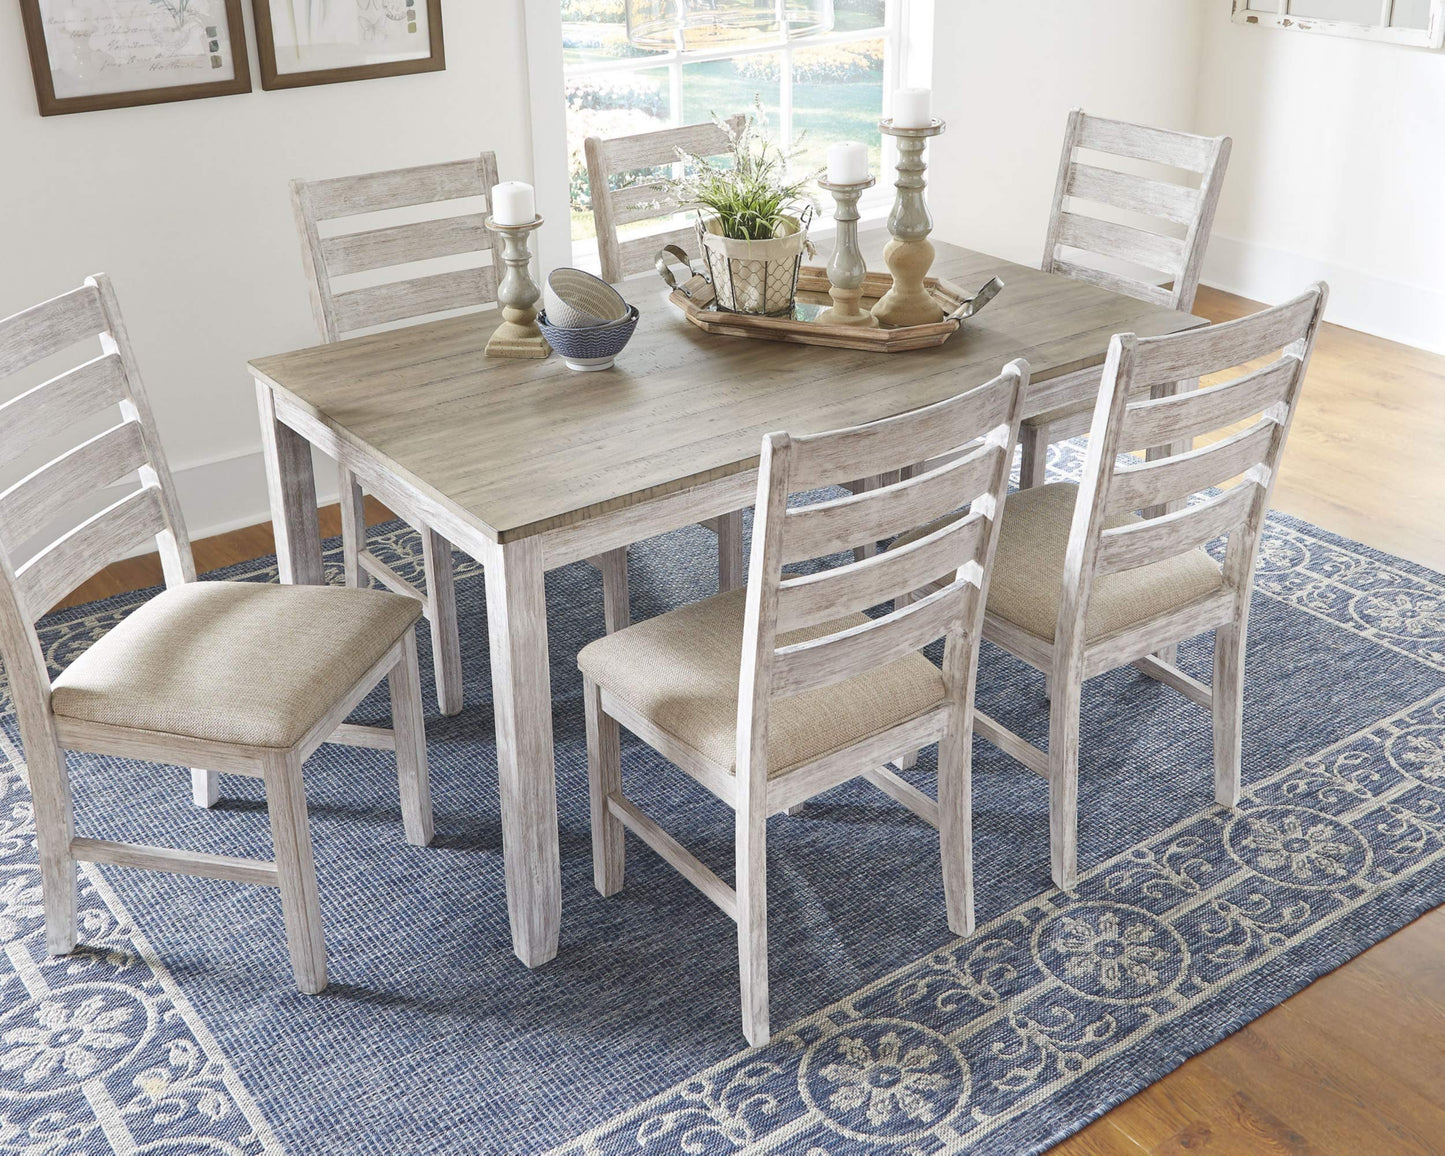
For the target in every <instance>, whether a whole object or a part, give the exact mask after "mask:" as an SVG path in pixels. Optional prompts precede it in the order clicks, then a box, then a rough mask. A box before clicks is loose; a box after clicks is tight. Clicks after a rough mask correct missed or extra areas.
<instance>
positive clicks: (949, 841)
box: [938, 708, 974, 935]
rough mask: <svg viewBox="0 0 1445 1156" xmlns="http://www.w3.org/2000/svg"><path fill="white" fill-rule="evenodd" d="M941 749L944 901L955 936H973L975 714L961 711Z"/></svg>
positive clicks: (940, 840) (940, 834) (940, 839)
mask: <svg viewBox="0 0 1445 1156" xmlns="http://www.w3.org/2000/svg"><path fill="white" fill-rule="evenodd" d="M954 713H955V715H957V716H958V717H956V718H955V719H954V720H953V721H952V722H951V723H950V724H949V728H948V731H947V733H946V734H945V735H944V736H943V741H942V742H941V743H939V745H938V845H939V852H940V855H941V857H942V860H943V901H944V905H945V907H946V908H947V910H948V926H949V929H950V930H951V931H952V932H953V933H954V934H955V935H972V934H973V927H974V922H973V714H972V710H971V709H969V710H967V711H966V710H964V709H962V708H959V709H957V710H955V712H954Z"/></svg>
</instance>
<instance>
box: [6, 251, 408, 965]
mask: <svg viewBox="0 0 1445 1156" xmlns="http://www.w3.org/2000/svg"><path fill="white" fill-rule="evenodd" d="M87 329H88V330H89V332H86V330H87ZM86 337H89V338H90V339H92V340H96V339H98V341H99V344H100V347H101V356H100V357H99V358H98V359H94V360H91V361H87V362H85V363H83V364H82V365H81V366H80V367H79V369H77V370H73V371H70V372H68V373H63V374H61V375H59V376H57V377H55V378H52V379H51V381H50V382H49V383H47V384H46V385H42V386H40V387H38V389H37V390H31V391H30V392H28V393H25V394H22V395H21V396H20V397H19V398H17V399H16V401H15V402H12V403H11V404H12V405H15V406H16V408H15V409H14V410H10V412H11V413H13V414H16V415H19V420H17V422H16V423H15V425H14V427H11V426H8V425H7V427H6V437H7V448H8V449H10V450H11V451H12V452H13V453H15V454H17V455H18V454H19V453H22V452H24V450H25V449H26V448H27V446H26V445H23V444H22V445H16V444H14V441H15V439H20V438H22V437H23V439H24V441H25V442H27V443H29V446H34V445H35V444H37V443H40V442H43V441H44V440H47V439H56V438H58V437H60V436H61V435H62V434H64V433H65V432H66V430H67V429H69V428H71V424H72V422H73V418H74V416H75V410H72V409H70V408H68V405H71V404H73V405H74V406H75V407H77V408H78V410H79V412H82V413H83V412H87V411H92V410H95V409H99V408H104V406H105V405H112V406H114V407H115V408H116V409H117V410H118V412H119V416H120V419H121V420H120V424H119V425H116V426H113V427H111V428H110V429H109V430H107V431H106V432H104V433H102V434H100V435H98V436H96V437H95V438H92V439H90V440H89V441H86V442H83V443H81V444H80V445H79V446H78V447H76V448H74V449H71V450H69V451H67V452H65V453H62V454H61V455H60V456H59V457H58V458H56V459H55V460H53V461H52V462H50V463H49V464H48V465H46V466H44V467H42V468H41V469H40V470H37V471H35V472H34V473H32V474H31V475H29V476H28V477H26V478H24V479H22V480H21V481H20V482H18V483H16V484H15V485H14V486H12V487H11V488H10V489H9V490H7V491H6V493H5V494H4V495H0V657H3V659H4V663H5V669H6V673H7V675H8V677H9V682H10V688H11V694H12V696H13V698H14V700H15V705H16V714H17V719H18V722H19V726H20V738H21V743H22V746H23V747H24V751H25V758H26V763H27V765H28V767H29V773H30V786H31V794H32V797H33V799H34V809H35V828H36V845H37V847H38V849H39V855H40V866H41V886H42V893H43V898H44V905H45V920H46V944H47V948H48V950H49V951H50V953H51V954H54V955H64V954H68V953H69V952H70V951H72V950H73V949H74V947H75V942H76V934H77V928H76V922H75V886H76V875H75V864H76V862H79V861H85V862H95V863H110V864H115V865H117V866H123V867H137V868H142V869H147V870H159V871H168V872H180V873H182V874H189V875H199V876H204V877H207V878H213V879H229V880H235V881H239V882H243V883H259V884H264V885H269V886H276V887H279V888H280V890H281V897H282V908H283V912H284V914H285V922H286V929H287V942H288V945H289V947H290V950H291V958H292V964H293V971H294V973H295V978H296V983H297V986H298V987H299V988H300V989H301V990H302V991H305V992H316V991H320V990H321V989H322V988H324V987H325V986H326V962H325V944H324V942H323V940H322V935H321V923H320V910H319V904H318V899H317V894H316V876H315V868H314V865H313V863H312V859H311V844H310V837H309V835H308V833H307V829H306V800H305V795H304V793H303V791H302V787H301V764H302V761H303V760H304V759H305V757H306V756H307V755H308V754H309V753H310V752H311V751H312V750H313V749H314V748H315V747H316V746H317V745H318V744H319V743H321V742H322V741H326V740H328V739H330V738H332V737H336V738H337V739H338V740H339V741H344V742H351V743H357V744H359V745H364V746H372V747H385V746H394V747H395V748H396V750H397V764H398V770H399V778H400V783H401V794H402V811H403V814H404V816H405V821H406V830H407V835H408V837H409V838H411V839H412V841H413V842H426V841H428V840H429V839H430V838H431V822H432V819H431V802H430V799H429V797H428V795H427V786H426V782H427V780H426V737H425V733H424V731H423V730H422V719H421V707H420V694H421V689H420V681H419V679H418V677H417V671H416V642H415V638H414V636H413V633H412V631H411V630H410V628H408V629H407V630H406V632H405V634H404V635H403V636H402V637H401V638H399V639H398V640H397V641H396V642H395V644H394V645H392V646H391V648H390V649H389V651H388V652H387V653H386V654H385V655H384V656H383V658H382V659H381V661H380V662H378V663H377V664H376V665H375V666H373V668H372V669H371V670H370V671H368V672H367V673H366V674H365V675H363V677H362V678H361V679H360V680H359V681H358V682H357V683H356V684H355V685H353V686H352V687H351V688H349V689H348V690H347V692H346V693H345V694H344V695H343V696H342V697H341V698H340V699H339V700H338V701H337V703H336V704H335V705H334V706H333V708H332V709H331V710H330V711H329V712H328V713H327V714H326V716H325V717H324V718H323V719H322V720H321V721H320V723H318V724H317V726H316V727H315V728H313V731H312V733H310V734H307V735H305V736H303V737H302V738H301V739H300V740H299V741H298V742H297V744H296V746H294V747H293V748H291V749H290V750H275V749H271V748H261V747H247V746H242V745H237V744H227V743H216V742H208V741H204V740H197V739H191V738H187V737H185V736H180V735H173V734H165V733H161V732H152V731H145V730H138V729H134V728H129V727H116V726H110V725H106V724H100V723H91V722H84V721H81V720H77V719H71V718H64V717H58V716H57V715H55V713H54V711H53V710H52V707H51V685H50V674H49V669H48V667H47V665H46V661H45V657H44V655H42V653H41V651H40V643H39V639H38V636H37V634H36V631H35V626H34V623H35V620H36V618H38V617H40V616H41V615H42V614H44V613H45V612H46V611H47V610H48V609H50V607H51V606H52V605H53V604H54V603H55V602H56V601H57V600H58V599H59V598H60V597H62V596H63V595H64V594H66V593H68V592H69V591H71V590H72V589H74V588H75V587H76V586H78V585H79V584H80V583H81V582H82V581H84V580H85V579H86V578H88V577H90V576H91V575H92V574H93V573H94V572H95V571H96V570H97V569H99V568H100V567H102V566H104V565H106V564H107V563H109V562H111V561H114V560H115V559H117V558H119V557H122V556H124V555H126V554H128V553H132V552H134V551H135V549H136V548H137V547H138V546H142V545H144V544H145V542H146V540H147V539H148V538H153V539H154V540H155V544H156V547H157V549H158V550H159V552H160V555H161V562H162V568H163V570H164V573H165V578H166V584H167V585H168V586H176V585H179V584H183V583H186V582H193V581H195V577H196V574H195V565H194V562H193V561H192V559H191V547H190V540H189V538H188V537H187V534H186V528H185V524H184V522H183V521H182V520H181V517H180V506H179V503H178V502H177V501H176V498H175V492H174V486H173V484H172V481H171V475H170V470H169V468H168V467H167V465H166V459H165V454H164V451H163V449H162V447H161V444H160V440H159V438H158V437H157V436H156V431H155V423H154V418H153V417H152V415H151V410H150V405H149V403H148V401H147V399H146V395H145V390H144V387H143V385H142V383H141V378H140V374H139V371H138V369H137V367H136V363H135V356H134V352H133V350H132V348H131V345H130V340H129V337H128V335H127V333H126V331H125V327H124V324H123V322H122V320H121V316H120V310H119V306H118V304H117V303H116V299H115V293H114V290H113V288H112V287H111V285H110V282H109V281H108V279H106V278H105V277H104V276H103V275H98V276H96V277H91V278H88V279H87V281H86V283H85V286H84V287H83V288H82V289H81V290H78V291H76V292H73V293H69V294H66V295H65V296H64V297H61V298H57V299H55V300H54V301H52V302H47V303H44V304H42V305H40V306H37V307H36V308H35V309H31V310H27V311H26V312H25V313H23V314H19V315H17V317H12V318H9V319H6V320H4V321H0V366H12V367H13V366H24V365H27V364H30V363H33V362H34V361H35V360H36V358H35V357H34V356H33V353H34V350H35V349H42V350H49V351H50V352H51V353H56V352H59V351H60V350H62V349H65V348H67V347H68V346H71V345H74V344H76V343H77V342H78V341H79V340H81V339H83V338H86ZM26 342H32V343H33V344H32V345H30V346H28V347H27V346H26V345H25V343H26ZM50 389H53V390H54V391H55V396H54V397H53V398H51V397H47V396H46V395H45V391H46V390H50ZM7 408H8V407H7ZM5 413H6V409H5V408H0V415H4V414H5ZM286 433H287V434H289V435H290V436H291V437H292V438H295V436H296V435H295V434H294V433H292V432H291V431H289V430H287V431H286ZM296 441H297V442H299V445H300V448H301V450H303V451H304V452H305V455H306V458H307V462H308V464H309V455H310V449H309V447H307V446H306V443H305V442H304V441H301V440H300V439H299V438H298V439H296ZM288 444H289V443H288ZM292 449H293V450H294V446H293V447H292ZM277 454H278V450H277V445H276V444H275V443H274V442H273V444H272V446H271V450H270V455H271V458H272V459H273V460H274V459H275V458H276V457H277ZM130 474H133V475H134V476H135V480H136V486H137V488H136V489H134V490H133V491H132V492H131V493H130V494H128V495H127V496H125V497H123V498H121V499H119V500H118V501H116V502H113V503H112V504H111V505H109V506H108V507H106V508H105V509H103V510H101V511H100V512H99V513H97V514H94V515H92V516H91V517H89V518H87V519H85V520H84V521H82V522H81V523H80V524H79V525H78V526H77V527H75V528H74V529H72V530H70V531H69V532H67V533H65V534H63V535H62V536H61V537H59V538H58V539H56V540H55V541H53V542H44V543H41V544H38V545H34V546H33V547H32V546H31V545H30V544H28V540H30V539H33V538H34V537H35V536H36V534H37V532H38V531H40V530H42V529H44V528H45V527H46V526H47V525H48V524H50V523H51V522H52V521H53V520H54V519H56V518H58V517H60V516H61V515H63V514H64V513H65V512H66V511H67V509H68V508H69V507H70V506H72V505H73V504H74V503H75V502H77V501H79V500H80V499H82V498H84V497H86V496H87V495H89V494H90V493H92V492H94V491H95V490H98V489H100V488H101V487H103V486H105V485H107V484H109V483H111V482H114V481H115V480H116V479H117V478H118V477H120V476H122V475H130ZM295 513H299V509H297V510H287V511H286V514H287V516H288V517H290V516H294V514H295ZM311 514H312V517H313V518H314V516H315V507H314V503H313V504H312V506H311ZM283 528H284V526H278V531H279V530H282V529H283ZM292 528H294V523H293V524H292ZM282 541H283V542H285V541H286V539H285V538H284V537H283V538H282ZM317 545H318V546H319V541H318V543H317ZM32 548H33V549H34V553H33V554H31V556H30V557H28V558H23V557H22V558H21V559H20V560H19V562H20V564H19V565H18V566H17V565H16V564H15V555H16V552H17V551H19V550H29V549H32ZM256 675H257V677H258V678H259V677H262V675H263V672H259V671H258V672H256ZM383 677H389V678H390V680H391V689H392V702H393V712H394V714H395V716H396V732H395V734H394V735H393V734H392V733H391V732H382V731H380V730H378V729H377V728H371V727H348V726H346V725H345V724H344V722H343V720H344V718H345V717H346V715H347V713H348V712H349V711H350V710H351V709H352V708H353V707H355V706H356V704H357V703H358V702H359V701H360V700H361V699H362V698H363V697H364V696H365V695H366V694H367V692H369V691H370V690H371V688H372V687H373V686H375V685H376V683H377V682H378V681H379V680H380V679H381V678H383ZM67 749H72V750H83V751H92V752H96V753H100V754H108V755H113V756H118V757H122V758H130V759H139V760H144V761H150V762H158V763H167V764H172V765H181V766H192V767H196V768H206V769H196V770H193V771H192V797H193V799H194V800H195V801H196V802H197V803H198V804H200V805H202V806H209V805H211V804H212V803H214V802H215V800H216V797H217V786H216V779H217V774H218V773H219V772H225V773H233V774H242V775H249V776H252V777H257V778H261V779H263V780H264V782H265V784H266V795H267V802H268V806H269V808H270V812H271V823H272V832H273V835H274V838H275V842H276V859H275V862H267V861H261V860H251V859H241V858H235V857H232V856H224V855H211V854H201V853H198V852H194V851H182V850H176V849H174V848H168V847H148V846H142V845H139V844H134V843H123V842H116V841H114V840H107V839H96V838H91V837H89V836H79V837H78V836H76V834H75V826H74V817H73V812H72V807H71V798H70V782H69V774H68V770H67V767H66V759H65V751H66V750H67Z"/></svg>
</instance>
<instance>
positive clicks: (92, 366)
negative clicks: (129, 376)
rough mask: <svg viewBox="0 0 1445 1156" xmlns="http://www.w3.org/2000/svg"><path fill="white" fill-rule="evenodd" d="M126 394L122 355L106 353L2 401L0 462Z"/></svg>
mask: <svg viewBox="0 0 1445 1156" xmlns="http://www.w3.org/2000/svg"><path fill="white" fill-rule="evenodd" d="M124 396H125V367H124V365H122V363H121V360H120V355H119V354H116V353H105V354H102V355H101V356H99V357H93V358H91V359H90V360H89V361H87V362H85V363H84V364H82V365H77V366H76V367H75V368H74V369H68V370H66V371H65V372H64V373H61V374H57V375H56V376H55V377H52V378H51V379H50V380H49V381H47V382H44V383H43V384H41V385H37V386H36V387H35V388H34V389H28V390H26V391H25V392H24V393H22V394H20V395H19V396H18V397H13V398H11V399H10V400H9V401H7V402H6V403H5V404H4V405H0V430H3V431H4V436H3V437H0V463H3V462H11V461H14V460H15V459H16V458H17V457H19V456H20V455H21V454H22V453H24V452H25V451H26V449H28V448H29V447H30V446H31V445H32V444H33V443H34V442H35V440H36V439H37V438H42V437H45V436H47V435H48V434H50V433H52V432H53V431H55V430H56V429H58V428H61V427H62V426H64V425H67V424H69V423H71V422H74V421H76V420H77V419H79V418H82V417H86V416H87V415H89V414H92V413H95V412H96V411H97V410H102V409H105V408H106V407H108V406H112V405H118V404H119V403H120V400H121V398H123V397H124Z"/></svg>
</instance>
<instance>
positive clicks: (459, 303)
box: [333, 265, 497, 333]
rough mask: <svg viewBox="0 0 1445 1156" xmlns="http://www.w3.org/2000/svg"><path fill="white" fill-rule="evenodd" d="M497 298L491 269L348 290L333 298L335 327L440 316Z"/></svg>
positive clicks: (495, 277) (436, 274)
mask: <svg viewBox="0 0 1445 1156" xmlns="http://www.w3.org/2000/svg"><path fill="white" fill-rule="evenodd" d="M496 298H497V274H496V270H495V269H493V268H492V266H490V265H487V266H483V267H481V268H477V269H458V270H455V271H454V272H451V273H435V274H433V275H431V276H429V277H415V278H413V279H411V280H410V281H394V282H391V283H390V284H387V285H372V286H368V287H367V288H365V289H350V290H348V291H347V292H345V293H338V294H336V296H335V297H334V298H333V300H334V302H335V307H336V326H337V328H338V329H339V330H341V331H342V332H343V333H345V332H348V331H350V330H353V329H364V328H366V327H367V326H370V325H385V324H386V323H387V322H389V321H402V320H405V319H407V318H411V317H423V316H425V315H426V314H428V313H440V312H442V311H443V310H446V309H465V308H467V307H468V306H472V305H484V304H488V303H490V302H492V301H495V300H496Z"/></svg>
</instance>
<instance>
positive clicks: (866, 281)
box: [666, 265, 1003, 353]
mask: <svg viewBox="0 0 1445 1156" xmlns="http://www.w3.org/2000/svg"><path fill="white" fill-rule="evenodd" d="M666 276H667V280H668V281H669V283H671V284H673V285H674V288H673V291H672V293H671V295H670V296H669V297H668V300H669V301H671V302H672V303H673V304H674V305H676V306H677V307H678V308H679V309H681V310H682V315H683V316H684V317H686V318H687V319H688V320H689V321H691V322H692V323H693V324H694V325H696V326H697V327H698V328H699V329H701V330H703V331H704V332H706V333H723V334H727V335H728V336H730V337H754V338H762V339H763V340H765V341H791V342H794V343H795V344H799V345H829V346H833V347H835V348H838V349H867V350H872V351H873V352H875V353H902V352H903V351H905V350H908V349H927V348H928V347H930V346H933V345H942V344H943V343H944V342H945V341H947V340H948V339H949V338H950V337H952V336H953V335H954V334H955V333H957V332H958V330H959V327H960V326H962V325H963V323H964V321H965V320H967V319H968V318H969V317H972V316H973V315H974V314H975V313H977V312H978V311H979V310H980V309H982V308H983V307H984V306H985V305H987V304H988V303H989V302H990V301H992V300H993V299H994V297H996V296H997V295H998V292H999V290H1000V289H1002V288H1003V282H1002V281H1000V280H999V279H998V278H997V277H994V278H992V279H991V280H990V281H989V282H988V283H987V284H986V285H984V286H983V288H982V289H980V290H979V291H978V292H977V293H967V292H965V291H964V290H962V289H960V288H959V287H958V286H957V285H955V284H953V282H951V281H946V280H944V279H943V278H941V277H928V278H925V279H924V282H923V283H924V285H925V286H926V287H927V289H928V291H929V292H930V293H931V294H932V295H933V298H934V300H936V301H937V302H938V304H939V305H940V306H942V308H943V311H944V312H945V313H946V314H948V316H947V317H945V318H944V319H943V320H942V321H935V322H931V323H929V324H927V325H903V326H899V327H897V328H893V327H890V326H878V327H876V328H874V327H871V326H870V327H866V328H865V327H863V326H858V325H820V324H819V323H818V322H817V321H816V320H815V319H816V318H817V316H818V314H820V313H822V312H823V310H824V309H826V308H827V307H828V306H829V305H831V304H832V303H833V302H832V298H830V297H829V296H828V274H827V271H826V270H825V269H823V268H822V266H819V265H804V266H803V267H802V268H801V269H800V270H799V272H798V297H797V304H796V305H795V306H794V308H793V316H792V317H763V316H760V315H758V314H755V313H731V312H727V311H725V310H721V309H718V308H717V307H716V306H715V305H714V304H713V289H712V285H711V284H710V283H709V282H708V280H707V278H706V277H704V276H702V275H701V274H700V273H694V274H693V275H692V276H691V277H690V278H689V279H688V280H687V281H685V282H683V283H682V284H681V285H677V284H676V282H675V279H674V278H672V276H671V275H670V274H668V275H666ZM892 287H893V276H892V274H890V273H868V274H867V275H866V276H865V277H864V278H863V300H862V306H863V308H865V309H871V308H872V307H873V305H874V304H875V303H876V302H877V301H878V300H879V298H881V297H882V296H883V295H884V294H885V293H887V292H888V290H889V289H891V288H892Z"/></svg>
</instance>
